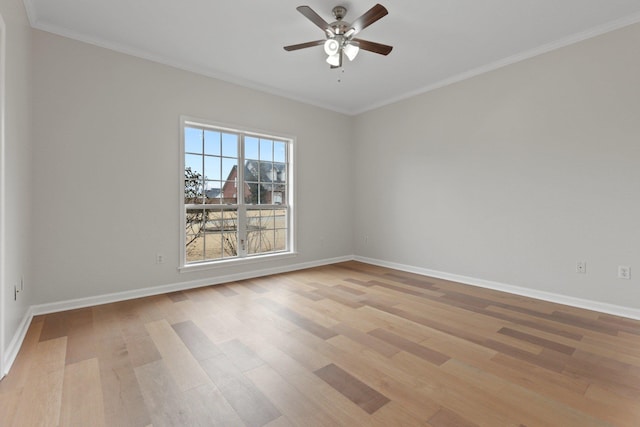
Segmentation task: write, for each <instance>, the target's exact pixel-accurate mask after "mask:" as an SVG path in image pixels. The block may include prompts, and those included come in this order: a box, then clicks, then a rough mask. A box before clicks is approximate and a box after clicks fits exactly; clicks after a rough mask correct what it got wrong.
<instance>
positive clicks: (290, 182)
mask: <svg viewBox="0 0 640 427" xmlns="http://www.w3.org/2000/svg"><path fill="white" fill-rule="evenodd" d="M185 127H196V128H203V129H211V130H213V131H220V132H229V133H234V134H238V135H241V136H242V137H241V138H240V139H239V143H238V145H239V147H238V175H237V177H236V179H237V180H238V182H244V181H243V175H244V168H243V167H240V164H241V163H243V162H244V144H243V137H244V136H250V137H258V138H265V139H272V140H277V141H284V142H286V143H287V179H286V182H287V192H286V200H287V203H286V206H285V207H286V210H287V215H286V220H287V223H286V227H287V236H286V239H285V240H286V242H285V244H286V249H285V250H284V251H278V252H268V253H264V254H247V251H246V250H244V249H242V248H241V247H240V244H238V256H237V257H232V258H221V259H214V260H204V261H199V262H191V263H187V254H186V245H185V241H186V235H187V233H186V229H185V222H186V209H187V205H185V203H184V196H185V195H184V173H185ZM179 157H180V168H179V171H180V175H179V179H178V182H179V195H180V198H179V206H180V261H179V264H178V265H179V267H178V271H181V272H186V271H195V270H204V269H211V268H219V267H223V266H230V265H234V264H251V263H256V262H265V261H271V260H276V259H280V258H288V257H293V256H296V255H297V253H296V244H295V243H296V234H297V233H296V228H295V223H296V221H295V218H296V209H295V208H294V203H295V193H296V192H295V182H296V178H295V167H294V166H295V137H293V136H288V135H283V134H282V133H277V134H274V133H270V132H264V131H258V130H255V129H250V128H247V127H246V126H231V125H228V124H221V123H217V122H212V121H210V120H206V119H200V118H193V117H188V116H181V117H180V156H179ZM239 187H242V186H236V188H239ZM241 194H242V189H240V188H239V190H238V195H241ZM211 206H213V207H217V208H223V207H224V206H225V205H221V204H220V205H219V204H214V205H211ZM234 206H235V205H234ZM259 206H264V208H266V209H269V208H274V207H276V206H277V207H278V208H280V207H281V206H282V205H251V204H246V203H244V200H242V199H241V198H240V197H238V203H237V212H238V217H240V216H241V215H244V214H245V213H246V210H247V207H256V208H257V207H259ZM238 234H239V236H238V237H239V238H246V237H245V236H244V235H245V234H246V230H245V224H244V223H243V221H242V220H240V219H239V224H238Z"/></svg>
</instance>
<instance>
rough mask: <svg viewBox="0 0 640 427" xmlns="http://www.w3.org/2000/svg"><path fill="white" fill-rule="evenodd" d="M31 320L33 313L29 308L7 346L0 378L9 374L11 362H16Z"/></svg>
mask: <svg viewBox="0 0 640 427" xmlns="http://www.w3.org/2000/svg"><path fill="white" fill-rule="evenodd" d="M32 319H33V311H32V309H31V308H28V309H27V311H26V313H25V314H24V317H23V318H22V321H21V322H20V325H19V326H18V330H17V331H16V333H15V334H14V335H13V338H12V339H11V342H10V343H9V345H8V346H7V349H6V352H5V359H4V364H3V366H4V372H3V373H2V375H0V378H1V377H4V376H5V375H6V374H8V373H9V369H11V366H12V365H13V362H15V361H16V357H18V352H19V351H20V347H22V343H23V341H24V338H25V337H26V336H27V331H28V330H29V325H31V320H32Z"/></svg>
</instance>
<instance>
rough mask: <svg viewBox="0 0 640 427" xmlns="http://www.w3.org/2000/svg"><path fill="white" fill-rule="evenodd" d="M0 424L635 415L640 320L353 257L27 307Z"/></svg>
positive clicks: (636, 421)
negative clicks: (101, 299) (39, 310)
mask: <svg viewBox="0 0 640 427" xmlns="http://www.w3.org/2000/svg"><path fill="white" fill-rule="evenodd" d="M0 425H1V426H21V427H22V426H56V425H61V426H148V425H153V426H156V427H158V426H245V425H246V426H271V427H276V426H305V427H306V426H432V427H443V426H457V427H466V426H491V427H495V426H527V427H533V426H560V427H566V426H578V427H588V426H630V427H637V426H640V322H638V321H633V320H629V319H624V318H619V317H614V316H610V315H606V314H600V313H596V312H591V311H587V310H581V309H576V308H571V307H566V306H561V305H557V304H552V303H547V302H542V301H537V300H533V299H529V298H524V297H519V296H514V295H509V294H505V293H500V292H495V291H490V290H484V289H479V288H474V287H470V286H465V285H461V284H457V283H452V282H447V281H443V280H438V279H433V278H429V277H424V276H418V275H414V274H409V273H403V272H399V271H395V270H390V269H385V268H380V267H374V266H370V265H366V264H361V263H357V262H349V263H343V264H337V265H332V266H326V267H321V268H314V269H310V270H305V271H300V272H294V273H288V274H280V275H275V276H270V277H264V278H260V279H253V280H246V281H242V282H237V283H229V284H226V285H219V286H210V287H205V288H200V289H193V290H189V291H184V292H176V293H173V294H167V295H160V296H154V297H149V298H141V299H137V300H132V301H125V302H120V303H114V304H108V305H101V306H96V307H91V308H86V309H80V310H74V311H68V312H63V313H57V314H50V315H46V316H39V317H36V318H35V319H34V321H33V323H32V324H31V327H30V328H29V332H28V334H27V337H26V340H25V342H24V344H23V347H22V349H21V351H20V354H19V355H18V358H17V360H16V362H15V364H14V366H13V369H12V370H11V372H10V373H9V375H8V376H7V377H6V378H5V379H4V380H3V381H2V382H0Z"/></svg>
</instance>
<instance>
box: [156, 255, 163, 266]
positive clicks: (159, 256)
mask: <svg viewBox="0 0 640 427" xmlns="http://www.w3.org/2000/svg"><path fill="white" fill-rule="evenodd" d="M164 261H165V259H164V255H162V254H156V264H164Z"/></svg>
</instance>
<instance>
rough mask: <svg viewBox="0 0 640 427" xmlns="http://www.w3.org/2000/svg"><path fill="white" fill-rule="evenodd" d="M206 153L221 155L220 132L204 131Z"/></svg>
mask: <svg viewBox="0 0 640 427" xmlns="http://www.w3.org/2000/svg"><path fill="white" fill-rule="evenodd" d="M204 154H212V155H215V156H219V155H220V132H214V131H210V130H206V131H204Z"/></svg>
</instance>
